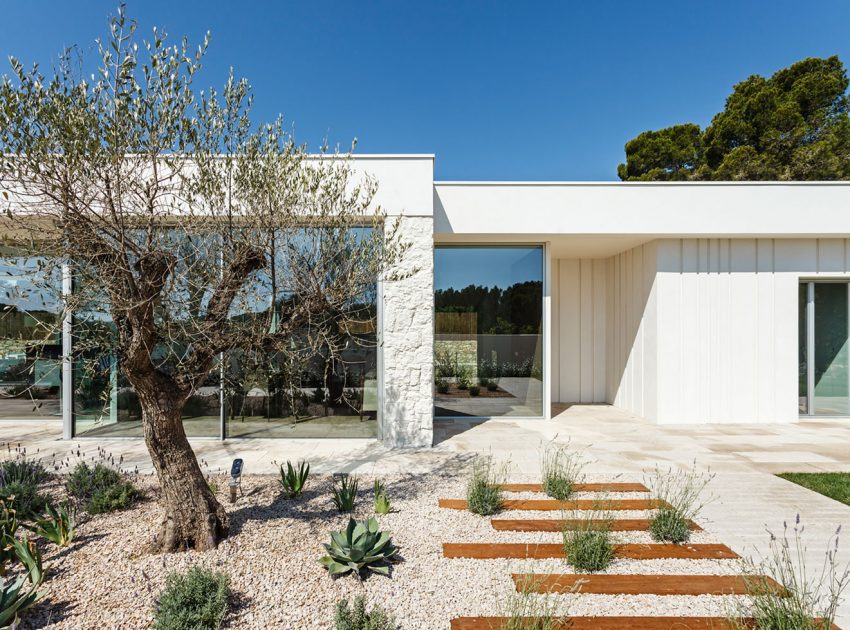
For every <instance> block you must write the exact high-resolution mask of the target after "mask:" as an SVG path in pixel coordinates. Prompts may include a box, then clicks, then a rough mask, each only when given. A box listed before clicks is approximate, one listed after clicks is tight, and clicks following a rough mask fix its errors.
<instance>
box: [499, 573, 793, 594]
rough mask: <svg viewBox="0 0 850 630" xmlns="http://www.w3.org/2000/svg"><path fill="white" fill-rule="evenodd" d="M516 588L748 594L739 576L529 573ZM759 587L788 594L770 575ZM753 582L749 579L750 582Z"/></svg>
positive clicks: (522, 575)
mask: <svg viewBox="0 0 850 630" xmlns="http://www.w3.org/2000/svg"><path fill="white" fill-rule="evenodd" d="M511 577H512V578H513V580H514V584H516V588H517V590H518V591H530V592H534V593H573V592H575V593H585V594H592V595H747V594H748V593H749V589H748V588H747V580H746V579H745V578H744V576H742V575H610V574H609V575H599V574H586V575H576V574H572V575H571V574H550V575H540V574H528V573H514V574H513V575H512V576H511ZM758 580H759V581H758V585H759V587H762V586H764V587H766V588H770V589H772V590H773V591H774V592H775V593H777V594H783V595H787V592H785V591H783V590H782V587H781V586H779V584H778V583H777V582H776V581H774V580H773V579H772V578H770V577H767V576H762V577H760V578H758ZM750 583H752V582H750Z"/></svg>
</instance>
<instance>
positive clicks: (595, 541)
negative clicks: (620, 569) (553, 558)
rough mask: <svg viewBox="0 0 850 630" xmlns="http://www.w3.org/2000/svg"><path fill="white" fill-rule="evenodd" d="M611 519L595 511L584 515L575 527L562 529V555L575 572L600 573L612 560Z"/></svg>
mask: <svg viewBox="0 0 850 630" xmlns="http://www.w3.org/2000/svg"><path fill="white" fill-rule="evenodd" d="M610 522H611V517H610V515H607V514H601V513H599V512H597V511H595V510H594V511H591V512H588V513H586V514H585V516H584V518H583V519H582V520H581V521H580V522H579V524H578V525H577V526H575V527H570V528H564V530H563V537H564V554H565V555H566V557H567V562H569V563H570V564H571V565H573V567H574V568H575V569H576V570H577V571H581V572H584V573H594V572H596V571H602V570H603V569H605V568H607V567H608V565H609V564H611V560H612V559H613V558H614V543H613V542H612V540H611V526H610Z"/></svg>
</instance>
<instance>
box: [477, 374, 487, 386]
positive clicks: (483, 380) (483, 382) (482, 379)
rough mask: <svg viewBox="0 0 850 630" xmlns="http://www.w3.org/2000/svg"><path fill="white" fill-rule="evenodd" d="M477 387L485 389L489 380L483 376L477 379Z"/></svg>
mask: <svg viewBox="0 0 850 630" xmlns="http://www.w3.org/2000/svg"><path fill="white" fill-rule="evenodd" d="M478 385H480V386H481V387H487V386H488V385H490V379H489V378H486V377H484V376H480V377H479V378H478Z"/></svg>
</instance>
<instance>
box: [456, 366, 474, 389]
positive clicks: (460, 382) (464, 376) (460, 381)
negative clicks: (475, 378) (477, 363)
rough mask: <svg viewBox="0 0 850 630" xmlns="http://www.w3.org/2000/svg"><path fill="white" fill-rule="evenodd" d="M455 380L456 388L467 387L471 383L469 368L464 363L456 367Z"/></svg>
mask: <svg viewBox="0 0 850 630" xmlns="http://www.w3.org/2000/svg"><path fill="white" fill-rule="evenodd" d="M456 380H457V388H458V389H469V386H470V385H472V374H471V371H470V369H469V368H468V367H466V366H465V365H459V366H458V367H457V375H456Z"/></svg>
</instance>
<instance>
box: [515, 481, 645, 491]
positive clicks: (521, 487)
mask: <svg viewBox="0 0 850 630" xmlns="http://www.w3.org/2000/svg"><path fill="white" fill-rule="evenodd" d="M502 490H504V491H505V492H543V484H539V483H506V484H503V485H502ZM573 492H649V488H647V487H646V486H645V485H643V484H642V483H577V484H576V485H574V486H573Z"/></svg>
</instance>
